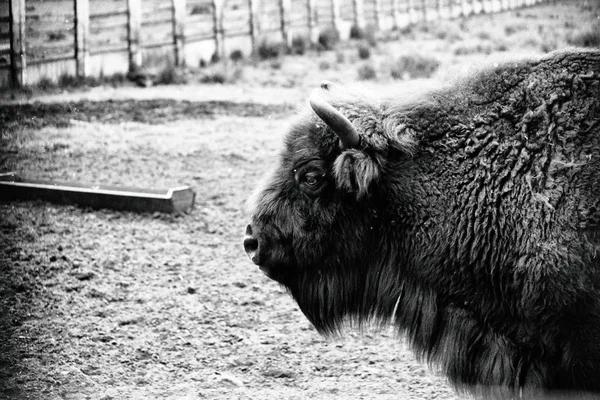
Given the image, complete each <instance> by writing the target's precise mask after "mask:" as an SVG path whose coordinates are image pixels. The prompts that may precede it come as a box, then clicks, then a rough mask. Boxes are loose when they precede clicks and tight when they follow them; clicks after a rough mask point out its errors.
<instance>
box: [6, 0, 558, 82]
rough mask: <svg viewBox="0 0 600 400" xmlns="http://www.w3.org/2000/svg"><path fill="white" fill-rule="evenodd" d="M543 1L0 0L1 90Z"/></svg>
mask: <svg viewBox="0 0 600 400" xmlns="http://www.w3.org/2000/svg"><path fill="white" fill-rule="evenodd" d="M543 1H547V0H293V1H292V0H8V1H4V2H1V3H0V87H8V86H24V85H33V84H36V83H37V82H39V81H40V80H42V79H51V80H54V81H56V80H58V79H59V78H60V77H61V76H63V75H73V76H78V77H87V76H95V77H98V76H108V75H112V74H114V73H124V72H127V71H131V70H136V69H139V68H142V67H144V68H152V67H156V66H159V65H163V66H164V65H165V64H167V63H168V64H172V65H186V64H187V65H198V64H199V63H200V62H201V61H205V62H206V61H208V60H210V59H211V58H212V57H213V55H214V54H216V55H218V56H219V57H226V56H227V54H228V52H231V51H232V50H241V51H244V52H248V53H249V52H251V51H253V49H256V47H257V46H258V44H259V43H260V41H261V40H273V41H281V42H283V43H285V44H287V45H288V46H289V45H291V42H292V40H293V38H294V37H297V36H304V37H305V38H306V39H308V40H310V41H312V42H315V41H316V40H317V38H318V35H319V32H320V31H321V30H323V29H325V28H331V27H332V28H334V29H336V30H337V31H338V32H339V33H340V36H341V37H342V38H347V37H348V35H349V32H350V28H351V26H352V25H356V26H359V27H361V28H364V27H366V26H372V27H373V28H374V29H377V30H390V29H395V28H402V27H404V26H407V25H410V24H414V23H416V22H419V21H432V20H436V19H444V18H457V17H465V16H469V15H472V14H479V13H493V12H500V11H504V10H509V9H514V8H520V7H526V6H531V5H534V4H537V3H540V2H543Z"/></svg>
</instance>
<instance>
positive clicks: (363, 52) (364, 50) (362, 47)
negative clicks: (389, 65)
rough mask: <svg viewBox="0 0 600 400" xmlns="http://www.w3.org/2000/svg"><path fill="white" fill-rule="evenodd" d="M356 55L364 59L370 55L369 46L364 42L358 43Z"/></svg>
mask: <svg viewBox="0 0 600 400" xmlns="http://www.w3.org/2000/svg"><path fill="white" fill-rule="evenodd" d="M358 57H359V58H360V59H361V60H366V59H367V58H369V57H371V48H370V47H369V46H368V45H367V44H366V43H360V44H359V45H358Z"/></svg>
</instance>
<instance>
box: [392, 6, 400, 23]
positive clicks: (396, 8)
mask: <svg viewBox="0 0 600 400" xmlns="http://www.w3.org/2000/svg"><path fill="white" fill-rule="evenodd" d="M392 14H393V18H394V26H393V27H394V29H398V28H400V0H393V1H392Z"/></svg>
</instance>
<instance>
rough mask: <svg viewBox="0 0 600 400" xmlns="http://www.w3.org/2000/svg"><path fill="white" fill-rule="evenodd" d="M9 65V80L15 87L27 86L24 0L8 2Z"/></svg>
mask: <svg viewBox="0 0 600 400" xmlns="http://www.w3.org/2000/svg"><path fill="white" fill-rule="evenodd" d="M10 18H11V24H10V34H11V37H12V40H11V41H10V48H11V53H10V65H11V80H12V84H13V86H15V87H18V86H25V85H26V84H27V60H26V57H25V0H10Z"/></svg>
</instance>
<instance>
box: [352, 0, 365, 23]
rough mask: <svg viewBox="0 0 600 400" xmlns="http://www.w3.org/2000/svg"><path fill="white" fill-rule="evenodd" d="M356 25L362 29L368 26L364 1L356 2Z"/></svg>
mask: <svg viewBox="0 0 600 400" xmlns="http://www.w3.org/2000/svg"><path fill="white" fill-rule="evenodd" d="M354 24H355V25H356V26H357V27H359V28H361V29H362V28H364V27H365V25H366V24H365V2H364V0H354Z"/></svg>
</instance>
